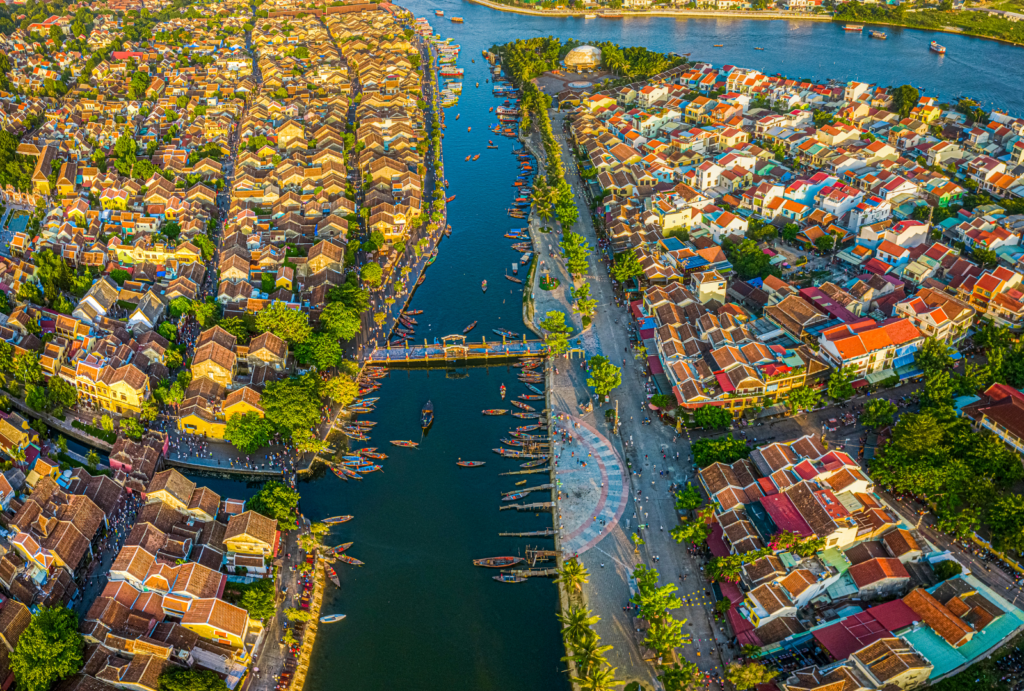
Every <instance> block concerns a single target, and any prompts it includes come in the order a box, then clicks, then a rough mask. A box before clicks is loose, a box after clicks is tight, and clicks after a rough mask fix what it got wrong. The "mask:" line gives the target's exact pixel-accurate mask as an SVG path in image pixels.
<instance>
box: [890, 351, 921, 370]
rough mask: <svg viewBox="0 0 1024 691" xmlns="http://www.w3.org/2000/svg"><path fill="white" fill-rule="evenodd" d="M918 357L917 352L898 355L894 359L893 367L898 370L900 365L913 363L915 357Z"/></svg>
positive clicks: (904, 365)
mask: <svg viewBox="0 0 1024 691" xmlns="http://www.w3.org/2000/svg"><path fill="white" fill-rule="evenodd" d="M916 357H917V353H910V354H909V355H903V356H902V357H898V358H896V359H895V360H893V361H892V367H893V369H897V370H898V369H899V368H900V367H906V366H907V365H912V364H913V363H914V359H915V358H916Z"/></svg>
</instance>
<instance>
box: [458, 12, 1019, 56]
mask: <svg viewBox="0 0 1024 691" xmlns="http://www.w3.org/2000/svg"><path fill="white" fill-rule="evenodd" d="M468 2H471V3H473V4H475V5H483V6H484V7H489V8H491V9H492V10H498V11H499V12H512V13H514V14H526V15H531V16H534V17H583V16H584V15H586V14H597V15H598V16H597V19H601V16H600V15H601V13H600V12H587V11H585V10H534V9H530V8H528V7H513V6H511V5H504V4H502V3H498V2H491V0H468ZM615 14H616V15H617V16H615V17H613V18H611V19H608V21H612V19H628V18H635V17H675V18H677V19H678V18H681V17H693V18H698V19H723V18H724V19H757V20H761V21H789V22H831V23H835V24H839V23H840V22H845V23H849V24H864V26H868V25H871V26H894V27H899V28H901V29H911V30H913V31H933V32H935V33H940V34H953V35H956V36H970V37H971V38H981V39H984V40H986V41H995V42H997V43H1005V44H1006V45H1009V46H1017V47H1019V48H1020V47H1024V43H1017V42H1016V41H1011V40H1009V39H1006V38H999V37H998V36H986V35H984V34H976V33H973V32H971V31H966V30H963V29H958V28H955V27H954V28H946V27H930V26H911V25H909V24H893V23H892V22H886V21H878V20H866V19H855V20H843V19H836V18H835V16H834V15H831V14H805V13H797V14H790V13H787V12H743V11H738V10H721V11H719V10H655V11H652V12H634V11H631V10H616V11H615Z"/></svg>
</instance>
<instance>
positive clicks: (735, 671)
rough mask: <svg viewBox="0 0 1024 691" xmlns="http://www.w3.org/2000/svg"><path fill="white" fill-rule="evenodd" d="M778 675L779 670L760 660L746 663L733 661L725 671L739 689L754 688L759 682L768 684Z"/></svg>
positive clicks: (739, 690)
mask: <svg viewBox="0 0 1024 691" xmlns="http://www.w3.org/2000/svg"><path fill="white" fill-rule="evenodd" d="M778 675H779V673H778V672H777V671H775V670H774V669H768V668H767V667H765V666H764V665H762V664H761V663H760V662H748V663H747V664H745V665H741V664H739V663H736V662H733V663H732V664H730V665H729V667H728V668H727V669H726V671H725V678H726V679H728V680H729V682H730V683H731V684H732V685H733V686H735V687H736V689H737V691H745V690H746V689H752V688H754V687H755V686H757V685H758V684H767V683H768V682H770V681H771V680H772V679H774V678H775V677H777V676H778Z"/></svg>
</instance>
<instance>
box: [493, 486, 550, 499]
mask: <svg viewBox="0 0 1024 691" xmlns="http://www.w3.org/2000/svg"><path fill="white" fill-rule="evenodd" d="M552 487H554V485H551V484H547V485H537V486H536V487H517V488H515V489H513V490H509V491H508V492H502V493H501V495H502V496H503V497H507V496H508V495H510V494H517V493H518V492H539V491H541V490H542V489H551V488H552Z"/></svg>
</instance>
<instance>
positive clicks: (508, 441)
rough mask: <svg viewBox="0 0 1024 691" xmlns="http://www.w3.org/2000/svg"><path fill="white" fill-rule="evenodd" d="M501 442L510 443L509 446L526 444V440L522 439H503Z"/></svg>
mask: <svg viewBox="0 0 1024 691" xmlns="http://www.w3.org/2000/svg"><path fill="white" fill-rule="evenodd" d="M501 443H502V444H508V445H509V446H523V445H524V444H526V442H525V441H523V440H521V439H502V440H501Z"/></svg>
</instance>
